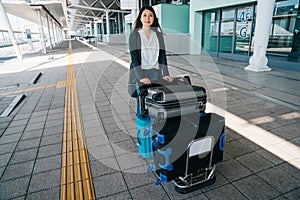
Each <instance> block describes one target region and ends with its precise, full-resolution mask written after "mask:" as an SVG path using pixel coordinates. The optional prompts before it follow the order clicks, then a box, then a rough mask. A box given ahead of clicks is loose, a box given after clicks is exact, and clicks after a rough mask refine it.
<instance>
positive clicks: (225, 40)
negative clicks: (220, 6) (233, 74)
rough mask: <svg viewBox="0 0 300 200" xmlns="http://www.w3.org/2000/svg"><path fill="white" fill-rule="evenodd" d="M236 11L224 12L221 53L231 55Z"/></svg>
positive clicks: (221, 30)
mask: <svg viewBox="0 0 300 200" xmlns="http://www.w3.org/2000/svg"><path fill="white" fill-rule="evenodd" d="M234 14H235V10H234V9H228V10H222V14H221V16H222V20H221V29H220V38H219V39H220V46H219V52H220V53H230V54H231V51H232V41H233V33H234Z"/></svg>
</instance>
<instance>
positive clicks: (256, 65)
mask: <svg viewBox="0 0 300 200" xmlns="http://www.w3.org/2000/svg"><path fill="white" fill-rule="evenodd" d="M274 3H275V0H268V1H266V0H258V1H257V12H256V13H257V14H256V24H255V35H254V52H253V56H251V57H250V60H249V65H248V66H247V67H245V70H250V71H255V72H262V71H270V70H271V68H269V67H268V66H267V64H268V58H267V57H266V52H267V47H268V42H269V34H270V28H271V23H272V17H273V10H274Z"/></svg>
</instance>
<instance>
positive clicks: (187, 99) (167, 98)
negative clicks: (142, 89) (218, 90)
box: [145, 84, 207, 120]
mask: <svg viewBox="0 0 300 200" xmlns="http://www.w3.org/2000/svg"><path fill="white" fill-rule="evenodd" d="M206 102H207V95H206V90H205V88H203V87H200V86H195V85H186V84H181V85H167V86H165V85H164V86H156V87H150V88H148V91H147V96H146V99H145V103H146V106H147V109H148V111H149V114H150V116H151V117H154V118H157V119H161V120H162V119H168V118H174V117H178V116H183V115H187V114H191V113H199V112H201V111H204V110H205V105H206Z"/></svg>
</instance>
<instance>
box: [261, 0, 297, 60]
mask: <svg viewBox="0 0 300 200" xmlns="http://www.w3.org/2000/svg"><path fill="white" fill-rule="evenodd" d="M298 7H299V0H286V1H277V2H276V3H275V7H274V16H273V20H272V25H271V31H270V36H269V43H268V48H267V55H268V56H269V57H271V58H272V59H279V60H283V59H284V60H289V61H293V59H290V57H291V54H293V56H296V60H297V56H298V57H299V50H296V51H295V49H294V50H293V46H295V45H296V46H297V44H295V42H296V41H297V37H299V27H298V28H297V27H296V24H299V22H298V23H297V21H298V20H299V9H298ZM297 30H298V31H297ZM298 41H299V39H298ZM298 46H299V44H298ZM291 52H297V53H291ZM297 54H298V55H297ZM293 56H292V57H293ZM298 60H299V59H298Z"/></svg>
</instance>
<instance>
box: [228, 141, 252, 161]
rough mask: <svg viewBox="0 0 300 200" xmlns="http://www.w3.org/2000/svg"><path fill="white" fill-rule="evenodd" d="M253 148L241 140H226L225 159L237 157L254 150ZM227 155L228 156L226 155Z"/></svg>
mask: <svg viewBox="0 0 300 200" xmlns="http://www.w3.org/2000/svg"><path fill="white" fill-rule="evenodd" d="M252 151H253V150H252V149H251V148H249V147H248V146H246V145H244V144H243V143H241V142H240V141H231V142H226V145H225V152H224V160H225V159H226V160H227V159H232V158H236V157H239V156H242V155H245V154H247V153H250V152H252ZM225 155H226V157H225Z"/></svg>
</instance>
